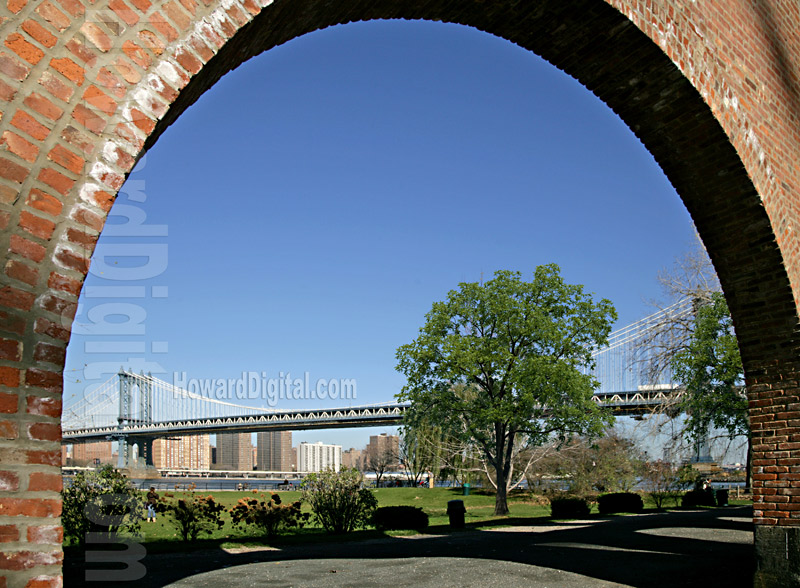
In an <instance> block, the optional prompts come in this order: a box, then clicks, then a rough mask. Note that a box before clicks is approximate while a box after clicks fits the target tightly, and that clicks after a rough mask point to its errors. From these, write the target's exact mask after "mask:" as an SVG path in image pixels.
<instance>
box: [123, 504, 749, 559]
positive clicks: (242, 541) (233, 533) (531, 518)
mask: <svg viewBox="0 0 800 588" xmlns="http://www.w3.org/2000/svg"><path fill="white" fill-rule="evenodd" d="M373 492H374V493H375V496H376V498H377V499H378V503H379V505H380V506H398V505H410V506H417V507H421V508H422V509H423V510H424V511H425V512H426V513H427V514H428V517H429V520H430V527H429V528H428V531H427V532H429V533H434V534H435V533H443V532H449V531H450V527H449V518H448V516H447V503H448V501H450V500H463V502H464V506H465V507H466V509H467V512H466V515H465V522H466V524H467V526H468V527H472V528H489V527H498V526H504V525H525V524H533V523H536V522H544V521H546V520H548V519H549V517H550V507H549V504H544V505H543V504H541V500H540V499H539V500H535V499H533V497H532V496H531V495H530V494H529V493H527V492H525V493H513V494H512V495H511V496H509V509H510V514H509V515H508V516H503V517H497V516H495V515H494V503H495V497H494V493H489V492H486V491H482V490H476V489H473V491H472V492H471V494H470V495H469V496H463V495H462V492H461V489H460V488H459V489H449V488H378V489H375V490H373ZM160 494H161V496H165V495H167V494H168V493H167V492H161V493H160ZM171 494H172V495H173V496H176V497H182V496H188V495H189V493H188V492H171ZM209 494H212V495H213V496H214V498H215V500H216V501H217V502H219V503H221V504H222V505H223V506H224V507H225V509H226V510H227V509H230V508H231V507H233V506H234V505H235V504H236V503H237V502H238V501H239V499H241V498H260V497H261V494H262V493H261V492H251V491H244V492H234V491H214V492H197V495H198V496H206V495H209ZM278 494H279V495H280V497H281V501H282V502H283V503H289V502H293V501H295V500H299V499H300V498H301V493H300V492H299V491H287V492H278ZM268 495H269V493H267V496H268ZM731 504H732V505H733V504H737V505H739V504H749V502H747V501H731ZM665 506H666V507H667V508H673V507H674V502H673V501H669V502H668V503H667V504H666V505H665ZM645 509H647V510H655V508H654V504H653V503H652V502H651V501H650V500H649V497H645ZM303 510H304V511H310V508H309V507H308V505H305V504H304V505H303ZM592 513H593V515H595V514H596V513H597V507H596V505H594V506H593V508H592ZM222 519H223V521H224V523H225V524H224V526H223V528H222V529H219V530H215V531H214V532H213V533H212V534H211V535H201V536H200V539H198V541H196V542H194V543H188V544H187V543H185V542H184V541H183V540H182V538H181V536H180V533H179V531H178V528H177V527H176V525H175V524H174V523H173V522H172V521H171V519H170V517H169V516H167V515H164V514H160V515H159V516H158V519H157V521H156V522H155V523H148V522H145V521H143V522H142V536H141V537H140V538H138V541H141V542H144V543H146V544H147V549H148V551H151V552H159V551H161V552H163V551H183V550H186V549H196V548H203V547H220V546H221V547H239V546H257V545H265V544H267V540H266V538H263V537H261V536H254V535H253V530H252V528H244V529H242V528H237V527H234V526H233V525H232V523H231V520H230V515H228V514H227V512H226V513H224V514H223V517H222ZM412 533H413V531H390V532H380V531H376V530H362V531H356V532H354V533H350V534H348V535H347V536H345V537H342V536H341V535H338V536H333V535H328V534H327V533H325V532H324V530H323V529H322V528H320V527H318V526H315V525H314V524H313V523H312V524H307V525H306V526H305V527H304V528H303V529H300V530H295V531H291V532H287V533H285V534H283V535H281V536H279V537H278V538H276V539H273V540H271V541H270V542H269V543H270V544H274V545H286V544H295V543H304V542H309V541H313V542H325V541H336V542H340V541H342V540H343V539H344V540H360V539H365V538H372V537H384V536H389V535H391V536H397V535H408V534H412Z"/></svg>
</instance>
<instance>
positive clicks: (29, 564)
mask: <svg viewBox="0 0 800 588" xmlns="http://www.w3.org/2000/svg"><path fill="white" fill-rule="evenodd" d="M5 500H8V499H0V509H2V506H3V502H5ZM0 512H2V510H0ZM63 559H64V554H63V553H61V552H60V551H51V552H45V551H4V552H0V570H17V571H19V570H29V569H31V568H35V567H37V566H52V565H58V564H60V563H61V561H62V560H63Z"/></svg>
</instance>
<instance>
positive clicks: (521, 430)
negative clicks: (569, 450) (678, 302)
mask: <svg viewBox="0 0 800 588" xmlns="http://www.w3.org/2000/svg"><path fill="white" fill-rule="evenodd" d="M615 319H616V312H615V311H614V308H613V306H612V304H611V302H609V301H608V300H600V301H599V302H594V301H593V300H592V297H591V296H590V295H588V294H586V293H584V291H583V287H582V286H580V285H570V284H567V283H565V282H564V280H563V279H562V277H561V275H560V272H559V268H558V266H556V265H545V266H540V267H538V268H536V271H535V272H534V276H533V280H532V281H531V282H525V281H523V280H522V277H521V275H520V274H519V273H518V272H510V271H500V272H497V273H495V276H494V278H493V279H492V280H490V281H489V282H487V283H486V284H478V283H462V284H460V286H459V288H458V290H452V291H451V292H449V293H448V295H447V299H446V300H444V301H443V302H436V303H434V305H433V308H432V309H431V311H430V312H429V313H428V314H427V315H426V320H425V324H424V325H423V327H422V328H421V329H420V334H419V336H418V337H417V339H416V340H414V341H413V342H412V343H410V344H407V345H403V346H402V347H400V348H399V349H398V351H397V359H398V365H397V369H398V370H399V371H400V372H401V373H403V374H404V375H405V376H406V378H407V383H406V385H405V386H404V387H403V390H402V392H401V393H400V394H398V399H399V400H401V401H410V402H411V407H410V409H409V410H408V411H407V413H406V419H407V422H408V424H410V425H411V426H414V424H415V423H417V422H421V421H428V422H435V423H437V424H441V425H442V426H446V427H448V429H449V432H450V433H451V434H452V435H453V436H455V437H456V438H461V439H463V440H464V441H468V442H474V443H475V444H476V445H477V446H478V447H479V448H480V450H481V451H482V452H483V454H484V457H485V460H486V462H487V463H488V464H489V465H490V468H491V469H493V470H494V474H495V475H494V480H495V481H496V484H497V495H496V502H495V513H496V514H498V515H504V514H507V513H508V502H507V491H508V482H509V480H510V477H509V472H510V468H511V465H512V461H513V460H512V455H513V452H514V448H515V441H516V439H517V437H518V436H519V435H525V436H527V438H528V443H529V444H532V445H538V444H542V443H544V442H545V441H546V440H547V439H548V438H549V437H551V435H553V434H558V435H567V434H570V433H578V434H599V433H600V432H601V431H602V430H603V429H604V428H605V426H607V425H608V424H609V423H610V421H611V416H610V415H608V414H606V413H604V412H603V411H602V410H601V409H600V408H599V407H597V406H596V405H595V404H594V403H593V402H592V400H591V397H592V392H593V390H594V389H595V387H596V386H597V382H596V380H595V379H594V378H593V377H592V376H591V375H588V374H587V371H586V370H582V369H581V368H587V367H591V366H592V365H593V360H592V351H594V350H595V349H597V348H598V347H600V346H601V345H603V344H604V343H606V342H607V339H608V334H609V332H610V330H611V324H612V322H613V321H614V320H615Z"/></svg>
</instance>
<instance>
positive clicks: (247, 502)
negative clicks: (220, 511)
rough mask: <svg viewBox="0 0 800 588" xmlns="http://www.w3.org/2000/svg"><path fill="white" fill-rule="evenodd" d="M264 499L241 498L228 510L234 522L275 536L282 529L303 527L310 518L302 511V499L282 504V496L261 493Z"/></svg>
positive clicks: (268, 535)
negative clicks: (268, 497)
mask: <svg viewBox="0 0 800 588" xmlns="http://www.w3.org/2000/svg"><path fill="white" fill-rule="evenodd" d="M261 498H262V500H260V501H259V500H258V499H256V498H240V499H239V502H238V503H237V504H236V506H234V507H233V508H232V509H230V510H229V511H228V512H229V513H230V515H231V520H232V521H233V524H234V525H236V526H237V527H246V526H253V527H256V528H257V529H258V530H259V531H260V532H261V533H262V534H263V535H266V536H267V537H275V536H276V535H277V534H278V533H279V532H280V531H281V530H283V529H286V528H289V527H295V528H300V527H302V526H303V525H304V524H305V522H306V521H307V520H308V519H309V517H310V515H309V513H307V512H300V501H299V500H297V501H295V502H292V503H291V504H281V497H280V496H279V495H278V494H272V495H271V496H270V499H269V500H267V499H266V495H264V494H262V495H261Z"/></svg>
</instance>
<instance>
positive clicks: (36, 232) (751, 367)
mask: <svg viewBox="0 0 800 588" xmlns="http://www.w3.org/2000/svg"><path fill="white" fill-rule="evenodd" d="M262 6H263V7H262ZM372 18H429V19H437V20H444V21H452V22H459V23H462V24H467V25H471V26H474V27H477V28H480V29H482V30H485V31H488V32H490V33H493V34H496V35H499V36H502V37H504V38H506V39H509V40H511V41H513V42H515V43H518V44H519V45H521V46H523V47H526V48H528V49H530V50H532V51H535V52H537V53H539V54H540V55H542V56H543V57H545V58H546V59H548V60H550V61H551V62H552V63H554V64H555V65H557V66H558V67H560V68H562V69H564V70H565V71H566V72H568V73H569V74H571V75H573V76H574V77H576V78H577V79H579V80H580V81H581V82H582V83H583V84H584V85H586V86H587V87H588V88H589V89H590V90H592V91H593V92H595V93H596V94H597V95H598V96H600V97H601V98H602V99H603V100H604V101H606V103H608V104H609V105H610V106H611V107H612V108H613V109H614V110H615V111H616V112H617V113H618V114H619V115H620V116H621V117H622V118H623V120H625V121H626V122H627V123H628V124H629V126H630V127H631V129H632V130H633V131H634V132H635V133H636V134H637V135H638V136H639V137H640V139H641V140H642V142H643V143H644V144H645V145H646V147H647V148H648V149H649V150H650V152H651V153H652V154H653V155H654V157H655V158H656V160H657V161H658V162H659V163H660V165H661V166H662V167H663V169H664V171H665V173H666V174H667V175H668V177H669V178H670V180H671V181H672V183H673V185H674V186H675V188H676V189H677V191H678V193H679V194H680V195H681V198H682V199H683V201H684V202H685V204H686V206H687V208H688V209H689V211H690V212H691V214H692V217H693V218H694V219H695V222H696V224H697V226H698V229H699V231H700V233H701V235H702V237H703V239H704V241H705V242H706V245H707V246H708V248H709V251H710V253H711V255H712V259H713V260H714V263H715V265H716V267H717V270H718V272H719V274H720V278H721V280H722V283H723V287H724V289H725V292H726V295H727V296H728V299H729V304H730V307H731V309H732V313H733V316H734V320H735V322H736V327H737V333H738V334H739V337H740V344H741V348H742V353H743V357H744V360H745V365H746V372H747V382H748V386H749V393H750V397H751V408H752V423H753V429H754V441H755V450H756V455H755V460H754V464H755V466H756V480H757V488H756V492H757V495H756V503H757V505H756V522H757V523H758V524H759V525H762V526H764V525H775V526H778V525H799V524H800V518H799V517H800V515H798V513H799V512H800V466H798V463H800V462H798V459H800V452H798V449H800V400H798V392H797V389H798V385H797V381H798V377H797V374H798V372H800V369H799V366H798V360H797V357H798V345H797V326H798V312H797V308H798V301H800V252H799V251H798V237H797V232H798V226H797V222H798V212H799V211H798V206H799V205H800V199H798V197H797V195H798V187H799V186H800V184H799V183H798V177H797V173H798V172H797V167H796V166H795V163H794V162H795V161H796V160H797V155H798V142H799V141H800V137H799V136H798V124H799V123H798V118H797V116H796V113H797V112H800V88H799V87H798V75H797V70H796V65H795V64H797V63H800V40H799V39H798V30H800V28H799V27H798V26H797V23H798V21H800V15H799V14H798V5H797V4H796V3H794V2H789V1H785V0H753V1H746V0H729V1H726V2H693V1H690V0H660V1H659V0H650V1H646V0H640V1H635V0H609V1H608V3H606V2H603V1H602V0H570V1H564V0H539V1H536V2H520V3H504V2H503V3H501V2H494V1H492V0H483V1H477V0H476V1H474V2H471V1H469V0H464V1H463V2H445V1H442V0H418V1H417V2H413V3H412V2H408V1H407V0H370V1H366V0H349V1H346V2H336V3H328V2H322V1H317V0H276V1H275V2H274V3H271V4H270V3H267V2H266V1H265V0H230V1H226V2H225V3H221V2H219V1H217V0H169V1H167V2H152V1H151V0H110V1H109V0H96V1H94V2H88V1H86V0H6V1H5V2H3V4H2V7H0V27H2V31H0V33H1V34H0V40H1V41H2V47H0V231H2V232H1V233H0V248H2V250H3V251H5V252H6V259H5V263H4V265H3V268H2V274H1V275H0V413H2V414H1V416H0V464H2V465H0V541H2V542H3V544H4V545H3V553H4V555H3V556H2V557H0V587H2V586H4V585H8V586H25V585H31V586H55V585H59V583H60V565H59V564H60V561H61V551H60V547H59V545H58V543H59V541H57V540H55V539H54V538H57V537H58V536H59V535H58V532H56V531H54V530H53V529H52V527H53V526H54V525H57V523H58V519H57V518H56V517H57V516H58V513H59V503H58V494H57V492H58V489H59V487H60V484H59V482H58V480H59V478H58V474H59V463H60V459H59V456H60V449H59V436H60V430H59V417H60V413H61V389H62V382H61V373H62V370H63V364H64V357H65V349H66V345H67V342H68V340H69V326H70V322H71V319H72V317H73V315H74V313H75V310H76V303H77V296H78V293H79V291H80V288H81V284H82V283H83V278H84V276H85V274H86V271H87V269H88V263H89V258H90V256H91V253H92V250H93V248H94V245H95V242H96V239H97V237H98V235H99V232H100V230H101V229H102V227H103V223H104V219H105V215H106V214H107V213H108V210H109V208H110V206H111V204H112V202H113V200H114V197H115V195H116V192H117V190H118V189H119V187H120V186H121V184H122V182H123V181H124V179H125V177H126V174H127V173H128V172H129V171H130V170H131V168H132V166H133V164H134V163H135V161H136V160H137V159H138V158H139V157H140V156H141V155H142V153H143V152H144V150H146V148H147V147H149V145H151V144H152V143H153V142H154V141H155V140H156V139H157V137H158V136H159V134H160V133H161V132H163V130H164V129H165V128H166V126H168V125H169V124H170V123H171V122H172V121H173V120H175V118H177V116H179V115H180V113H181V112H182V111H183V110H184V109H186V108H187V107H188V106H190V105H191V104H192V103H193V102H194V100H196V99H197V97H198V96H199V95H200V94H201V93H202V92H203V91H204V90H205V89H207V88H208V87H210V86H211V85H212V84H213V83H214V82H215V81H216V80H217V79H218V78H219V77H220V76H221V75H223V74H224V73H225V72H226V71H228V70H229V69H231V68H232V67H235V66H236V65H237V64H238V63H240V62H241V60H242V59H245V58H247V57H249V56H252V55H256V54H258V53H260V52H261V51H263V50H266V49H269V48H270V47H272V46H274V45H276V44H279V43H282V42H285V41H286V40H288V39H291V38H293V37H296V36H298V35H301V34H303V33H305V32H308V31H311V30H314V29H317V28H321V27H325V26H329V25H332V24H336V23H343V22H349V21H353V20H367V19H372Z"/></svg>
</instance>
